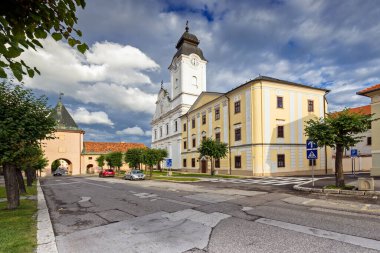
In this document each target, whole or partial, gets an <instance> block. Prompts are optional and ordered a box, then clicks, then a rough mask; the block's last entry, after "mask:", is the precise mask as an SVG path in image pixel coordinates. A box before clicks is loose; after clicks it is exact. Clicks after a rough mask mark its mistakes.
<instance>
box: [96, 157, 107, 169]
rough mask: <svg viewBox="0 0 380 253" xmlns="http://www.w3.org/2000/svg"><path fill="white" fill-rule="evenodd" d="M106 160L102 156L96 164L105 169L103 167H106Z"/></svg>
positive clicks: (97, 159)
mask: <svg viewBox="0 0 380 253" xmlns="http://www.w3.org/2000/svg"><path fill="white" fill-rule="evenodd" d="M104 160H105V157H104V155H101V156H99V157H98V158H96V162H97V163H98V166H99V167H102V168H103V166H104V165H105V163H104Z"/></svg>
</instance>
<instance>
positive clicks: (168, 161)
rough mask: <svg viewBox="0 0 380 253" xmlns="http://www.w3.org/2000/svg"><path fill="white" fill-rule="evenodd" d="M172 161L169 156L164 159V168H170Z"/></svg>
mask: <svg viewBox="0 0 380 253" xmlns="http://www.w3.org/2000/svg"><path fill="white" fill-rule="evenodd" d="M172 162H173V160H172V159H171V158H168V159H166V168H171V167H172Z"/></svg>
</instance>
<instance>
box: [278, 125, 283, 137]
mask: <svg viewBox="0 0 380 253" xmlns="http://www.w3.org/2000/svg"><path fill="white" fill-rule="evenodd" d="M277 138H284V126H277Z"/></svg>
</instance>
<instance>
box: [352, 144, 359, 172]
mask: <svg viewBox="0 0 380 253" xmlns="http://www.w3.org/2000/svg"><path fill="white" fill-rule="evenodd" d="M356 157H358V150H357V149H354V148H352V149H351V160H352V161H351V166H352V176H353V177H355V158H356Z"/></svg>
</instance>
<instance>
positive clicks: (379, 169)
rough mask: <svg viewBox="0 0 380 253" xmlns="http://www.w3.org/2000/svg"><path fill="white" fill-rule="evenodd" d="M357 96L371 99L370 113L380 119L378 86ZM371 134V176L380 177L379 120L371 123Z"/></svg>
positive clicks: (379, 85) (379, 89) (379, 87)
mask: <svg viewBox="0 0 380 253" xmlns="http://www.w3.org/2000/svg"><path fill="white" fill-rule="evenodd" d="M357 94H359V95H362V96H366V97H369V98H371V113H373V114H374V117H375V118H379V117H380V84H377V85H374V86H372V87H369V88H367V89H364V90H362V91H359V92H358V93H357ZM371 133H372V145H371V148H372V152H371V153H372V168H371V176H380V120H377V121H373V122H372V126H371Z"/></svg>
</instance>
